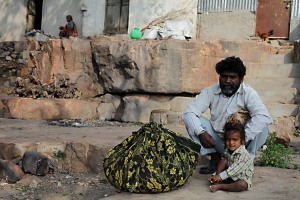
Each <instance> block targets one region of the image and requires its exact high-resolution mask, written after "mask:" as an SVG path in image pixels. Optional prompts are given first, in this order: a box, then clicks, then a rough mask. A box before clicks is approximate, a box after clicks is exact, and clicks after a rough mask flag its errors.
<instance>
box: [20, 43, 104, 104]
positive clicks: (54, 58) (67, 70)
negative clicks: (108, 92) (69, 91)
mask: <svg viewBox="0 0 300 200" xmlns="http://www.w3.org/2000/svg"><path fill="white" fill-rule="evenodd" d="M29 63H31V65H29ZM30 66H33V67H30ZM27 70H28V71H27V75H29V74H30V72H31V71H32V70H33V72H32V73H31V74H32V75H34V76H35V77H37V79H39V80H40V82H41V84H50V83H52V82H54V77H53V75H55V74H67V75H68V76H69V77H70V81H71V83H76V85H77V88H78V90H79V91H82V95H83V97H84V98H91V97H94V96H96V95H98V94H100V93H102V87H101V85H100V84H99V82H98V77H97V73H96V72H95V71H94V67H93V64H92V52H91V45H90V41H89V40H83V39H78V38H74V39H72V40H69V39H62V40H60V39H50V40H49V41H48V42H47V43H45V44H44V45H43V48H42V51H30V60H29V62H28V64H27ZM23 71H25V72H23V75H26V70H23Z"/></svg>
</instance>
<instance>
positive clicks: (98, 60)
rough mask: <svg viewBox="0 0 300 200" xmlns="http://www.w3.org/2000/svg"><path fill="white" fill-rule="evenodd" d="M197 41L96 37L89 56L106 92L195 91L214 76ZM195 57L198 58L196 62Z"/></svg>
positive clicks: (212, 79)
mask: <svg viewBox="0 0 300 200" xmlns="http://www.w3.org/2000/svg"><path fill="white" fill-rule="evenodd" d="M203 48H204V46H202V45H201V43H199V42H186V41H177V40H170V41H153V40H141V41H137V40H126V39H121V38H120V39H119V38H99V39H98V40H94V41H93V43H92V49H93V57H94V58H95V64H96V67H97V69H98V70H99V74H100V78H101V80H102V83H103V87H104V88H105V91H107V92H109V93H155V94H158V93H159V94H180V93H192V94H195V93H198V92H199V91H200V90H201V89H203V88H204V87H205V86H207V85H210V84H211V83H213V82H215V81H216V80H217V76H216V73H215V69H214V66H213V65H204V64H203V61H204V62H206V61H207V62H209V61H211V59H205V57H204V56H205V55H204V54H203ZM197 60H199V61H200V60H201V61H202V62H201V61H200V62H197Z"/></svg>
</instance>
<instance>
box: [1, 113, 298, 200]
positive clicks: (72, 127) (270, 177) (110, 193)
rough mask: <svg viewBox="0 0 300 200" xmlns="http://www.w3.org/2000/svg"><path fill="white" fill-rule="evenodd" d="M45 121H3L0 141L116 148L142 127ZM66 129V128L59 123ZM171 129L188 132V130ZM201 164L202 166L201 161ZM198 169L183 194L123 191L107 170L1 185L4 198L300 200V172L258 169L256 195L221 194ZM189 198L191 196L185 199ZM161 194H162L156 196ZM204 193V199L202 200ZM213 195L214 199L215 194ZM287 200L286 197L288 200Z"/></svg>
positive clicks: (30, 177) (62, 173)
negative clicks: (111, 183) (111, 180)
mask: <svg viewBox="0 0 300 200" xmlns="http://www.w3.org/2000/svg"><path fill="white" fill-rule="evenodd" d="M52 124H53V125H49V122H46V121H31V120H26V121H25V120H16V119H0V142H7V143H23V142H25V143H26V142H29V141H30V142H43V141H47V142H53V141H81V142H89V143H91V144H97V145H100V146H106V147H107V149H109V148H112V147H114V146H115V145H117V144H119V143H120V142H122V141H123V140H124V139H125V138H126V137H128V136H129V135H130V134H131V133H132V131H136V130H138V129H139V128H140V126H139V125H136V124H119V123H116V122H115V123H114V122H109V124H107V123H106V124H103V123H99V124H98V125H97V126H91V124H89V126H88V127H83V126H79V125H80V124H78V123H75V124H74V123H71V124H70V123H69V124H65V125H64V126H58V124H55V123H52ZM60 125H61V124H60ZM167 128H169V129H171V130H174V131H177V132H180V133H182V134H187V133H186V131H185V128H184V127H168V126H167ZM292 141H293V148H294V149H295V152H294V154H293V161H292V162H291V168H293V166H295V165H299V164H300V155H299V149H300V148H299V147H300V138H295V139H293V140H292ZM200 164H201V163H200ZM200 164H199V165H198V166H197V169H196V171H195V173H194V175H193V177H191V179H190V180H189V181H188V182H187V184H186V185H184V186H183V187H182V188H179V189H178V190H175V191H172V192H169V193H164V194H156V195H141V194H131V193H127V192H121V191H118V190H116V189H115V188H113V187H112V186H111V185H110V183H108V181H107V179H106V177H105V175H104V173H103V170H100V172H99V173H98V174H93V173H73V172H67V171H63V170H58V169H56V170H55V171H54V173H53V174H48V175H46V176H34V175H29V174H26V175H25V176H24V177H23V179H21V180H20V181H19V182H17V183H15V184H7V183H6V182H5V181H4V180H1V181H0V200H2V199H3V200H25V199H41V200H48V199H49V200H50V199H51V200H56V199H57V200H58V199H59V200H64V199H66V200H69V199H79V200H80V199H85V200H90V199H91V200H94V199H102V198H105V199H111V200H118V199H141V200H142V199H153V198H159V199H166V200H168V199H170V200H171V199H172V200H173V199H180V200H181V199H187V198H188V199H194V198H196V197H197V196H199V194H201V195H202V197H203V198H204V199H206V198H210V197H214V198H215V199H228V198H232V197H236V198H242V197H243V196H244V197H245V198H244V199H254V198H256V199H291V198H293V199H297V198H298V199H299V195H298V190H297V188H299V187H300V180H299V179H300V171H297V170H293V169H278V168H269V167H257V166H256V167H255V170H256V174H255V177H254V187H253V189H252V191H249V192H245V193H241V194H237V193H224V192H221V191H220V192H217V193H215V194H212V193H210V191H209V189H208V182H207V181H206V179H207V177H206V175H200V174H199V173H198V172H197V171H198V168H199V167H200ZM186 194H189V195H188V196H186ZM157 195H159V196H157ZM201 195H200V196H201ZM212 195H213V196H212ZM285 197H286V198H285Z"/></svg>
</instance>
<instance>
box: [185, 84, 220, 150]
mask: <svg viewBox="0 0 300 200" xmlns="http://www.w3.org/2000/svg"><path fill="white" fill-rule="evenodd" d="M211 93H212V91H210V90H209V89H208V88H205V89H204V90H203V91H202V92H201V93H200V94H199V95H197V96H196V98H195V100H194V101H193V102H191V103H190V104H189V106H188V107H187V109H186V111H185V113H184V115H183V121H184V124H185V127H186V129H187V131H188V133H189V135H191V136H193V135H196V136H197V137H198V138H199V140H200V142H201V144H202V146H203V147H205V148H213V147H215V146H216V143H215V141H214V140H213V138H212V137H211V135H209V134H208V133H207V132H206V131H205V130H204V128H203V126H202V124H201V121H200V119H199V118H200V117H201V116H202V114H203V113H204V112H205V111H206V110H207V109H208V108H209V105H210V96H211V95H212V94H211Z"/></svg>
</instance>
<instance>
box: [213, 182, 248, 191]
mask: <svg viewBox="0 0 300 200" xmlns="http://www.w3.org/2000/svg"><path fill="white" fill-rule="evenodd" d="M247 188H248V184H247V182H246V181H244V180H239V181H236V182H234V183H229V184H223V183H222V184H216V185H211V186H210V190H211V191H212V192H216V191H218V190H224V191H228V192H240V191H243V190H247Z"/></svg>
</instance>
